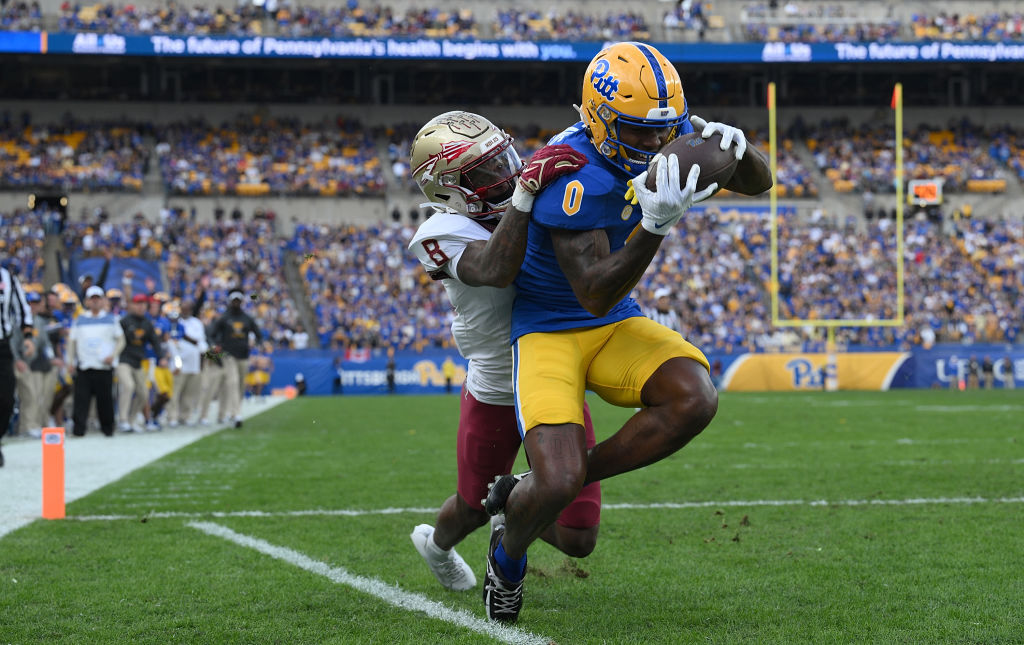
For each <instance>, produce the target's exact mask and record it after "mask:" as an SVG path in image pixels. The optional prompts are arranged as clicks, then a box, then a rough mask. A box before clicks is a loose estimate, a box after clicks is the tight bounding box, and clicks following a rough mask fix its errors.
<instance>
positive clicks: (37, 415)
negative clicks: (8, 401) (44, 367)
mask: <svg viewBox="0 0 1024 645" xmlns="http://www.w3.org/2000/svg"><path fill="white" fill-rule="evenodd" d="M14 376H15V379H16V380H17V390H18V410H19V413H18V432H19V433H21V434H25V433H26V432H28V431H29V430H35V429H39V428H42V427H43V423H44V422H45V420H46V418H45V417H44V416H43V406H42V400H43V399H44V398H45V397H44V396H43V381H44V380H45V377H46V374H45V373H44V372H33V371H32V370H27V371H24V372H19V371H17V370H15V371H14ZM51 400H52V397H51V398H49V399H46V403H47V406H48V405H49V402H50V401H51Z"/></svg>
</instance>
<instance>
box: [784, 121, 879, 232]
mask: <svg viewBox="0 0 1024 645" xmlns="http://www.w3.org/2000/svg"><path fill="white" fill-rule="evenodd" d="M793 154H795V155H796V156H797V157H798V158H799V159H800V162H801V163H802V164H804V166H805V167H807V168H809V169H812V170H813V172H814V176H815V180H816V183H817V184H818V199H817V201H818V203H819V204H820V205H821V209H822V210H823V211H824V212H825V214H826V215H829V216H831V217H832V218H833V221H834V222H835V221H840V220H837V219H835V218H842V217H845V216H846V215H848V214H857V215H859V214H861V212H862V211H863V208H864V205H863V203H862V201H861V196H860V194H853V193H851V194H847V195H841V194H840V193H838V192H836V189H835V188H833V187H832V182H831V181H829V180H828V178H827V177H825V175H823V174H821V173H820V172H819V171H818V170H817V168H818V164H817V163H815V161H814V155H812V154H811V151H810V149H809V148H808V147H807V144H806V143H805V142H804V141H802V140H800V141H795V142H794V145H793Z"/></svg>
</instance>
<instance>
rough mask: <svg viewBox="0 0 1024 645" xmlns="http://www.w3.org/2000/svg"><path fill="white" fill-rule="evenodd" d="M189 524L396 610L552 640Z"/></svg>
mask: <svg viewBox="0 0 1024 645" xmlns="http://www.w3.org/2000/svg"><path fill="white" fill-rule="evenodd" d="M188 525H189V526H191V527H192V528H194V529H196V530H199V531H202V532H203V533H206V534H207V535H212V536H214V537H219V538H223V539H225V540H228V541H229V542H234V543H235V544H238V545H239V546H244V547H246V548H249V549H253V550H255V551H259V552H260V553H262V554H264V555H269V556H270V557H272V558H275V559H277V560H281V561H283V562H287V563H288V564H291V565H294V566H296V567H299V568H300V569H305V570H306V571H309V572H310V573H315V574H317V575H319V576H323V577H325V578H327V579H328V580H330V581H332V582H334V583H336V584H340V585H345V586H347V587H352V588H353V589H355V590H357V591H362V592H363V593H366V594H369V595H371V596H375V597H377V598H379V599H381V600H383V601H384V602H386V603H388V604H389V605H394V606H395V607H398V608H399V609H405V610H407V611H413V612H423V613H425V614H426V615H428V616H430V617H431V618H436V619H438V620H443V621H445V622H446V623H451V624H453V625H457V626H459V627H465V628H466V629H470V630H473V631H474V632H478V633H480V634H484V635H485V636H490V637H491V638H493V639H495V640H497V641H500V642H502V643H511V644H513V645H528V644H534V643H536V644H537V645H544V644H546V643H550V642H551V639H549V638H544V637H543V636H537V635H536V634H531V633H530V632H527V631H523V630H521V629H516V628H515V627H511V626H505V625H501V624H498V623H492V622H490V621H487V620H484V619H482V618H479V617H477V616H474V615H473V614H471V613H469V612H468V611H465V610H463V609H453V608H451V607H448V606H447V605H443V604H441V603H439V602H436V601H433V600H430V599H429V598H427V597H426V596H422V595H420V594H417V593H412V592H409V591H403V590H402V589H400V588H398V587H396V586H394V585H389V584H386V583H384V582H382V581H380V580H377V579H376V578H366V577H364V576H359V575H355V574H352V573H349V572H348V571H346V570H345V569H343V568H341V567H332V566H330V565H329V564H326V563H324V562H319V561H317V560H314V559H312V558H310V557H309V556H306V555H304V554H302V553H299V552H298V551H293V550H292V549H289V548H287V547H283V546H277V545H275V544H271V543H269V542H266V541H264V540H261V539H259V538H255V537H251V536H249V535H244V534H242V533H236V532H235V531H232V530H231V529H229V528H227V527H226V526H221V525H220V524H214V523H213V522H189V523H188Z"/></svg>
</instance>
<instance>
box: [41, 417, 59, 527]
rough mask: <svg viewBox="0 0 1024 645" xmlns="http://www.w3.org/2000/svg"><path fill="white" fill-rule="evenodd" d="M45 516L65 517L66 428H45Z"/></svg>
mask: <svg viewBox="0 0 1024 645" xmlns="http://www.w3.org/2000/svg"><path fill="white" fill-rule="evenodd" d="M43 518H44V519H48V520H60V519H63V518H64V428H43Z"/></svg>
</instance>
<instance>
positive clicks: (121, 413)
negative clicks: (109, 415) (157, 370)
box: [117, 363, 149, 425]
mask: <svg viewBox="0 0 1024 645" xmlns="http://www.w3.org/2000/svg"><path fill="white" fill-rule="evenodd" d="M148 397H149V390H148V389H147V388H146V371H145V370H143V369H142V368H141V367H132V366H131V365H127V364H125V363H121V364H119V365H118V366H117V418H118V421H119V422H120V423H127V424H128V425H133V424H134V423H135V417H136V416H138V414H139V412H140V411H141V410H142V405H143V403H145V401H146V399H147V398H148Z"/></svg>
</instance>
